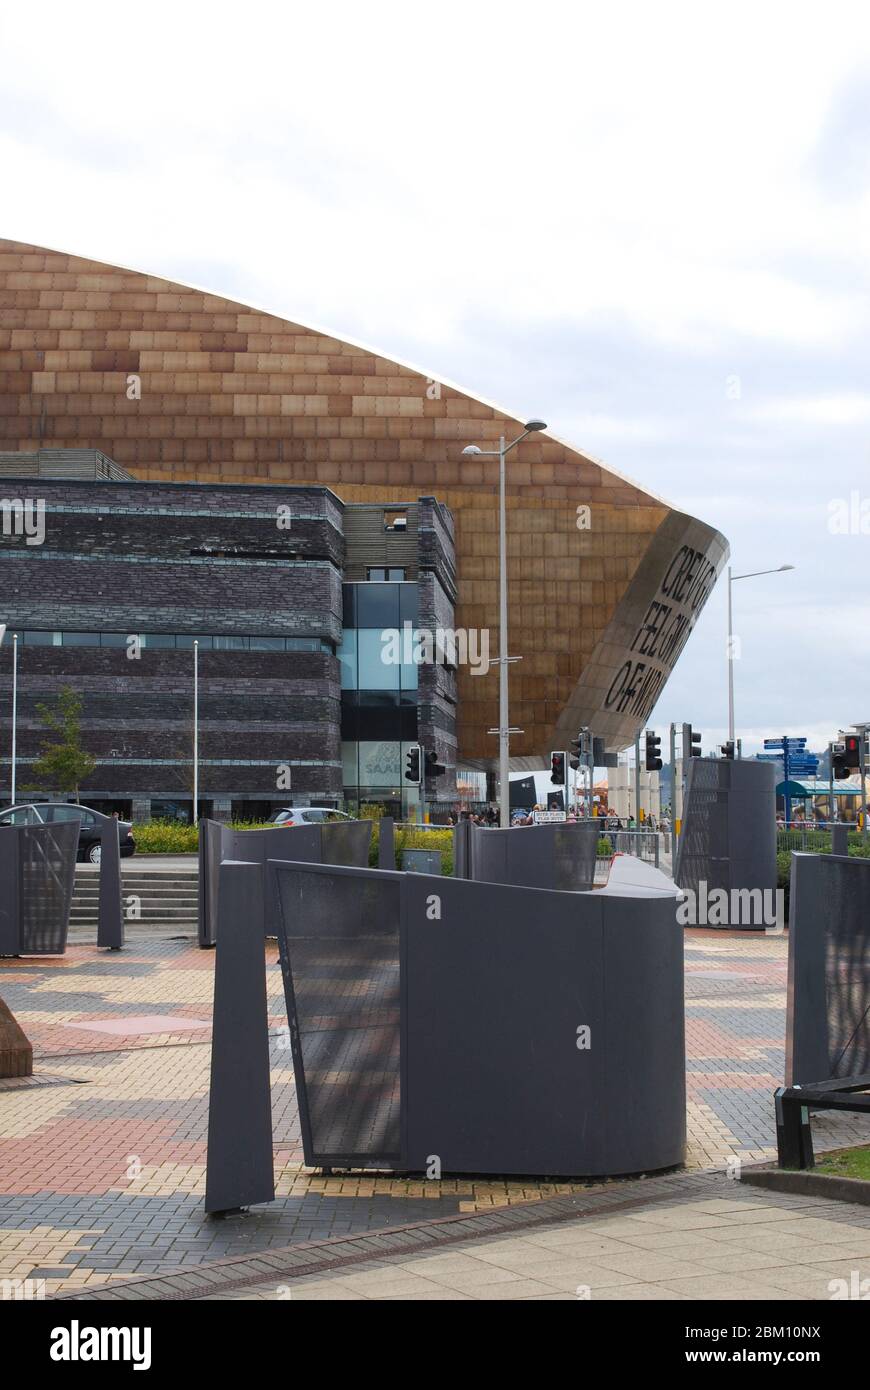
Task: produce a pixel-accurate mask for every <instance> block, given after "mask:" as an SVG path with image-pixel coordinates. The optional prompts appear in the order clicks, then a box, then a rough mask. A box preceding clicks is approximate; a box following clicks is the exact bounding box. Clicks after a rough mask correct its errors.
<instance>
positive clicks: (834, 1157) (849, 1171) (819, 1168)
mask: <svg viewBox="0 0 870 1390" xmlns="http://www.w3.org/2000/svg"><path fill="white" fill-rule="evenodd" d="M815 1171H816V1172H817V1173H829V1174H830V1175H831V1176H832V1177H835V1178H863V1179H864V1181H865V1182H870V1145H868V1144H864V1145H862V1146H861V1147H860V1148H857V1149H839V1150H838V1151H837V1152H836V1153H832V1154H826V1155H825V1157H824V1158H823V1159H822V1160H821V1161H820V1162H817V1163H816V1167H815Z"/></svg>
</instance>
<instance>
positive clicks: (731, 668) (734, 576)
mask: <svg viewBox="0 0 870 1390" xmlns="http://www.w3.org/2000/svg"><path fill="white" fill-rule="evenodd" d="M794 568H795V567H794V565H779V566H778V567H777V568H776V569H773V570H753V571H752V572H751V573H750V574H732V573H731V566H730V565H729V566H728V740H729V742H730V743H732V744H733V743H734V650H733V646H734V632H733V628H732V625H731V585H732V584H736V583H737V580H738V579H757V578H758V576H759V575H760V574H782V573H783V571H784V570H793V569H794Z"/></svg>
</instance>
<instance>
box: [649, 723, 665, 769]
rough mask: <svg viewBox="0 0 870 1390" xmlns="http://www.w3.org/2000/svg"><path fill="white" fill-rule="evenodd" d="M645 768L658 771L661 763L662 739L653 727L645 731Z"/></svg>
mask: <svg viewBox="0 0 870 1390" xmlns="http://www.w3.org/2000/svg"><path fill="white" fill-rule="evenodd" d="M645 737H646V764H645V766H646V770H647V772H658V770H659V768H660V767H661V765H662V759H661V751H662V741H661V739H660V738H659V736H658V734H657V733H656V732H655V730H654V729H647V731H646V735H645Z"/></svg>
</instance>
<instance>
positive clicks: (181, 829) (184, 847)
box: [133, 820, 199, 854]
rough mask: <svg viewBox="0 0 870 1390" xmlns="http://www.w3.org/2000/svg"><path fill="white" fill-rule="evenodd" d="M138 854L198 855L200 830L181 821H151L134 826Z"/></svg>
mask: <svg viewBox="0 0 870 1390" xmlns="http://www.w3.org/2000/svg"><path fill="white" fill-rule="evenodd" d="M133 839H134V840H135V841H136V853H137V854H196V851H197V846H198V843H199V834H198V829H197V827H196V826H195V825H187V824H185V822H184V821H180V820H150V821H143V822H142V823H141V824H137V825H134V826H133Z"/></svg>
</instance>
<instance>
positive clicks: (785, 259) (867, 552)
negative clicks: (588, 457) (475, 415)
mask: <svg viewBox="0 0 870 1390" xmlns="http://www.w3.org/2000/svg"><path fill="white" fill-rule="evenodd" d="M10 8H11V7H6V9H5V12H4V15H3V18H2V19H0V52H2V55H3V82H2V95H0V176H2V182H0V199H2V208H3V216H2V219H0V229H2V234H3V235H5V236H8V237H13V238H18V239H21V240H25V241H32V242H36V243H39V244H42V245H46V246H52V247H58V248H60V249H62V250H69V251H74V252H76V253H78V254H80V255H84V256H92V257H95V258H96V259H98V260H100V259H101V260H108V261H114V262H118V263H120V264H123V265H129V266H133V267H135V268H137V269H141V270H147V271H152V272H155V273H159V274H163V275H166V276H169V277H172V278H177V279H181V280H186V281H190V282H193V283H196V284H198V285H203V286H205V287H207V288H210V289H214V290H216V291H218V292H221V293H224V294H227V295H230V296H232V297H234V298H238V299H242V300H245V301H250V302H253V303H255V304H258V305H260V306H263V307H267V308H269V309H271V310H272V311H274V312H275V313H278V314H281V315H284V316H286V317H288V318H290V319H297V320H300V321H302V322H312V323H314V324H316V325H320V326H323V327H325V328H327V329H329V330H330V331H331V332H334V333H336V334H337V335H339V336H342V335H345V336H348V337H352V338H356V339H361V340H363V341H364V342H366V343H370V344H371V345H372V346H374V347H376V348H378V349H379V350H380V351H382V352H384V353H385V354H387V355H393V356H398V357H401V358H403V359H405V360H408V361H410V362H412V363H414V364H415V365H419V366H421V367H424V368H426V369H427V370H428V371H429V373H430V374H431V375H433V376H436V377H440V378H442V379H449V380H452V381H455V382H457V383H459V384H461V385H462V386H463V387H464V388H466V389H467V390H469V391H471V392H473V393H474V394H478V395H482V396H485V397H487V398H490V399H492V400H495V401H497V402H498V403H499V404H501V405H503V406H505V407H507V408H509V409H511V410H513V411H515V412H516V413H517V414H519V415H522V414H524V413H527V414H535V415H539V416H542V417H543V418H544V419H546V420H547V421H548V423H549V425H550V427H551V429H552V430H553V432H554V433H556V434H557V435H559V436H560V437H561V438H563V439H566V440H567V441H569V442H571V443H573V444H574V445H576V446H577V447H579V448H581V449H583V450H586V451H588V452H589V453H591V454H593V455H594V456H596V457H599V458H601V459H602V461H603V462H605V463H609V464H611V465H612V466H613V467H615V468H617V469H618V470H620V471H621V472H623V473H626V474H628V475H629V476H631V477H633V478H635V479H637V481H638V482H639V483H640V484H641V485H643V486H646V487H649V488H650V489H651V490H653V491H655V492H657V493H658V494H660V495H662V496H664V497H666V498H667V499H668V500H669V501H671V502H673V503H674V504H676V505H678V506H680V507H683V508H685V509H687V510H689V511H691V512H693V513H694V514H695V515H697V516H699V517H702V518H703V519H704V520H706V521H709V522H711V523H712V524H713V525H715V526H717V527H718V528H719V529H720V530H721V531H723V532H724V534H725V535H726V536H727V537H728V539H729V541H730V544H731V549H732V561H733V564H734V567H735V573H742V572H745V571H750V570H759V569H767V568H770V567H774V566H778V565H780V564H784V563H791V564H794V565H796V566H797V568H796V570H795V572H794V573H786V574H778V575H772V576H770V577H768V578H762V579H748V580H746V581H745V582H744V583H740V584H736V585H735V586H734V602H735V630H736V632H737V634H738V637H739V639H740V643H741V655H740V659H739V660H738V662H737V664H736V667H735V676H736V688H737V698H736V709H737V723H738V733H739V734H742V736H743V738H744V745H745V747H748V748H749V749H750V750H752V749H754V748H756V747H757V746H758V745H759V741H760V739H762V738H763V737H764V736H765V735H770V734H774V733H777V734H778V733H783V732H788V733H793V734H806V735H808V736H809V738H810V740H811V742H816V743H819V742H821V741H823V740H827V738H828V737H830V736H831V735H832V734H833V733H835V732H836V730H837V729H838V728H839V727H841V726H847V725H849V724H851V723H852V722H853V721H854V720H857V719H870V694H868V676H870V649H868V641H867V634H868V628H870V600H868V568H870V566H868V556H870V355H868V345H870V302H868V291H870V11H868V10H867V7H866V6H862V5H861V4H854V5H852V4H845V3H830V0H829V3H828V4H827V5H826V6H824V7H819V6H818V5H817V4H814V5H809V4H801V3H798V4H795V3H787V4H778V3H770V0H765V3H764V4H763V5H759V4H758V3H757V0H756V3H753V4H740V3H733V0H731V3H729V4H728V5H726V6H711V5H706V6H702V5H698V4H696V3H693V4H687V5H678V4H668V3H665V4H658V5H655V6H649V5H645V6H643V7H642V8H641V7H639V6H638V7H636V6H634V5H625V4H622V5H621V4H615V5H609V6H608V7H607V13H606V14H604V15H603V14H602V13H601V9H602V7H601V6H598V5H596V6H594V7H593V6H591V5H586V4H576V3H574V4H568V3H567V0H563V3H559V4H551V3H548V0H539V3H537V4H535V5H533V6H530V5H528V4H523V5H515V4H510V3H507V4H506V3H498V4H484V3H478V2H477V0H475V2H474V3H469V0H465V3H463V4H452V3H442V4H439V5H436V6H424V5H421V4H414V3H413V0H406V3H403V4H383V3H378V0H373V3H370V4H366V5H362V4H342V3H333V4H330V5H329V6H325V5H317V4H314V5H306V6H304V7H302V6H299V7H297V6H294V5H292V4H291V5H289V6H288V5H280V6H279V5H276V6H274V7H272V6H269V5H263V4H261V3H258V0H249V3H247V4H245V5H237V4H234V5H232V6H226V7H223V6H221V5H210V6H187V7H183V6H180V5H178V4H175V5H164V4H161V3H156V4H149V5H148V6H143V7H139V6H123V5H117V4H111V5H109V4H105V5H104V4H101V3H98V4H85V5H84V6H71V5H68V4H65V5H55V4H52V3H48V4H40V6H38V7H31V8H28V7H24V6H17V7H15V8H14V11H13V12H12V13H11V14H10V13H9V10H10ZM852 494H854V498H853V499H852V500H853V503H854V504H855V505H854V506H853V510H855V511H857V521H858V525H857V526H856V525H854V523H853V524H852V527H851V531H852V533H849V530H848V529H847V533H846V534H839V533H836V531H832V529H831V517H832V506H833V511H834V514H835V522H836V506H835V504H836V500H837V499H842V500H843V501H844V502H849V501H850V498H852ZM862 502H863V503H864V507H863V515H864V517H865V520H864V533H863V534H862V529H861V525H860V519H861V515H862V513H861V511H860V506H861V503H862ZM845 525H846V527H847V528H848V527H849V525H850V523H849V520H848V517H847V518H846V521H845ZM725 588H726V585H725V583H724V581H720V584H719V586H718V588H717V590H716V591H715V593H714V594H713V596H712V598H711V599H710V601H709V603H708V605H707V609H706V611H705V614H704V616H703V617H702V619H701V621H700V623H699V625H698V628H697V630H696V631H695V633H694V634H693V636H692V638H691V640H690V642H689V644H688V646H687V648H686V649H685V652H684V654H683V656H682V658H681V660H680V663H679V666H678V668H677V670H676V672H675V673H674V676H673V677H672V679H671V681H670V683H669V685H668V687H667V689H666V690H665V692H664V694H663V696H662V698H661V700H660V702H659V705H658V707H657V709H656V711H655V714H654V717H653V720H652V721H651V723H654V724H656V725H657V726H658V727H659V730H660V732H664V730H665V726H666V725H667V723H668V722H669V721H670V720H672V719H673V720H675V721H677V722H680V721H682V720H684V719H688V720H690V721H691V722H692V723H694V724H695V726H696V727H700V728H702V729H703V730H704V733H705V740H704V744H705V750H706V748H707V747H708V746H709V747H710V748H712V747H713V745H714V744H715V743H717V742H719V741H721V739H722V738H724V736H725V722H726V716H727V701H726V677H727V665H726V654H725V622H726V619H725V600H726V594H725Z"/></svg>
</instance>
